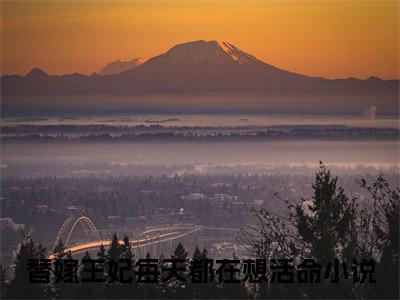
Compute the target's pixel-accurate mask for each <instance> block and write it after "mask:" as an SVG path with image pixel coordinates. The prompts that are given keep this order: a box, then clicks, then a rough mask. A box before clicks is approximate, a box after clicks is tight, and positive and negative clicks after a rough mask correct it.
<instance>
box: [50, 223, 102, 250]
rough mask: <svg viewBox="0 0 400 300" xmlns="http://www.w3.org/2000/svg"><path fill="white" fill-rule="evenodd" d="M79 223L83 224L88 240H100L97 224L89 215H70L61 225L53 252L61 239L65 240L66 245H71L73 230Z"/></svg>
mask: <svg viewBox="0 0 400 300" xmlns="http://www.w3.org/2000/svg"><path fill="white" fill-rule="evenodd" d="M78 224H79V225H81V226H82V228H83V231H84V232H85V235H86V238H87V240H88V242H91V241H99V240H100V235H99V233H98V231H97V229H96V226H95V225H94V223H93V222H92V220H91V219H90V218H89V217H87V216H70V217H69V218H68V219H67V220H65V222H64V223H63V224H62V225H61V228H60V230H59V231H58V234H57V238H56V240H55V242H54V246H53V252H54V249H55V247H56V246H57V244H58V243H59V242H60V240H62V241H64V246H65V247H67V246H68V245H69V241H70V238H71V235H72V232H73V231H74V229H75V228H76V226H77V225H78Z"/></svg>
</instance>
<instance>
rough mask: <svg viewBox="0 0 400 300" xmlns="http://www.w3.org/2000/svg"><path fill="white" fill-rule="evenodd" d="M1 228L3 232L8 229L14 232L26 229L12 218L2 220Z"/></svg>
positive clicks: (0, 221) (0, 222)
mask: <svg viewBox="0 0 400 300" xmlns="http://www.w3.org/2000/svg"><path fill="white" fill-rule="evenodd" d="M0 227H1V229H2V230H3V229H8V230H13V231H17V230H20V229H25V225H24V224H18V223H15V222H14V220H13V219H12V218H10V217H5V218H0Z"/></svg>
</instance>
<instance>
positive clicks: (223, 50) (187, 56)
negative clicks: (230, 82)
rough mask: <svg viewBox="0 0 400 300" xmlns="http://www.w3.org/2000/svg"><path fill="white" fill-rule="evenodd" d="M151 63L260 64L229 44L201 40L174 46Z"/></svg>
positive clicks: (252, 57) (203, 64) (209, 65)
mask: <svg viewBox="0 0 400 300" xmlns="http://www.w3.org/2000/svg"><path fill="white" fill-rule="evenodd" d="M151 61H152V62H159V63H167V64H171V65H187V64H198V65H202V66H205V67H207V66H208V67H211V66H221V65H224V64H227V63H235V64H240V65H243V66H245V65H253V64H261V63H262V62H261V61H259V60H258V59H256V58H255V57H254V56H251V55H250V54H247V53H245V52H243V51H241V50H240V49H238V48H237V47H235V46H234V45H232V44H230V43H227V42H217V41H203V40H200V41H195V42H188V43H184V44H179V45H176V46H174V47H172V48H171V49H170V50H168V51H167V52H165V53H163V54H161V55H159V56H157V57H155V58H154V59H152V60H151Z"/></svg>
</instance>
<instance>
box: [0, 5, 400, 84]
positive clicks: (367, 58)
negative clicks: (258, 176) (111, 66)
mask: <svg viewBox="0 0 400 300" xmlns="http://www.w3.org/2000/svg"><path fill="white" fill-rule="evenodd" d="M198 39H205V40H223V41H228V42H231V43H233V44H235V45H236V46H238V47H239V48H241V49H242V50H244V51H246V52H249V53H250V54H253V55H255V56H256V57H257V58H259V59H261V60H263V61H265V62H268V63H270V64H273V65H275V66H277V67H280V68H284V69H288V70H290V71H294V72H298V73H303V74H307V75H314V76H324V77H328V78H344V77H349V76H353V77H359V78H366V77H368V76H370V75H375V76H379V77H382V78H386V79H388V78H399V1H384V0H381V1H333V0H332V1H328V0H326V1H322V0H321V1H256V0H244V1H235V0H230V1H226V0H220V1H193V0H192V1H183V0H182V1H176V0H175V1H172V0H171V1H167V0H164V1H162V0H159V1H154V0H147V1H120V2H116V1H102V2H97V1H86V2H83V1H68V2H62V1H45V2H40V1H27V2H23V1H1V73H2V74H6V73H20V74H24V73H26V72H28V71H29V70H30V69H31V68H32V67H41V68H43V69H44V70H46V71H47V72H49V73H51V74H64V73H72V72H79V73H91V72H93V71H98V70H99V69H100V68H101V67H102V66H103V65H104V64H106V63H108V62H111V61H113V60H116V59H130V58H133V57H146V58H148V57H151V56H154V55H156V54H159V53H161V52H163V51H166V50H167V49H169V48H170V47H171V46H173V45H175V44H177V43H182V42H185V41H191V40H198Z"/></svg>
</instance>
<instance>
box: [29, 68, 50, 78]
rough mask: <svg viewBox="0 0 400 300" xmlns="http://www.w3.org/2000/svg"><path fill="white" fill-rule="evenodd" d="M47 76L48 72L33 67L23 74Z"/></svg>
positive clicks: (30, 76)
mask: <svg viewBox="0 0 400 300" xmlns="http://www.w3.org/2000/svg"><path fill="white" fill-rule="evenodd" d="M49 76H50V75H49V74H47V73H46V72H45V71H43V70H42V69H40V68H33V69H32V70H31V71H30V72H29V73H27V74H26V75H25V77H27V78H47V77H49Z"/></svg>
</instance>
